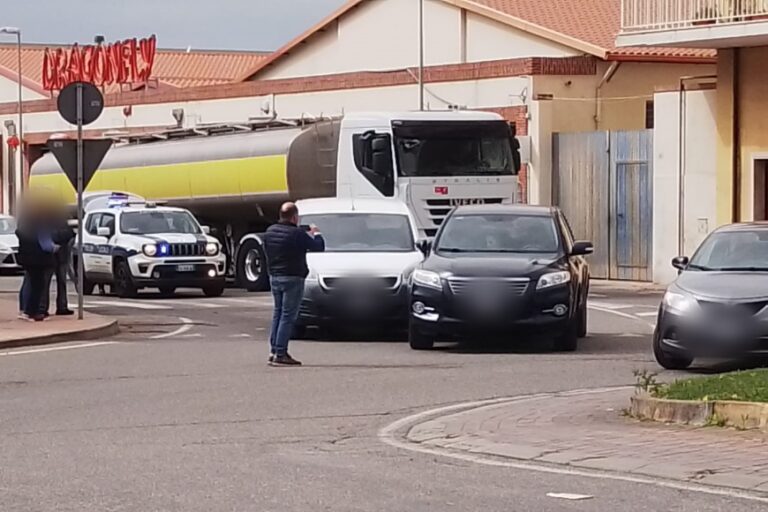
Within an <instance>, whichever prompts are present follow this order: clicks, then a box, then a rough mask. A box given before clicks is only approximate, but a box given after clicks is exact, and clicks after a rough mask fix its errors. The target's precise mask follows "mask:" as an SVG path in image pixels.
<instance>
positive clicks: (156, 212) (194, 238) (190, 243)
mask: <svg viewBox="0 0 768 512" xmlns="http://www.w3.org/2000/svg"><path fill="white" fill-rule="evenodd" d="M99 203H104V201H91V202H90V203H89V204H88V205H87V206H86V212H85V219H84V226H83V265H84V268H85V273H84V282H85V285H84V287H83V291H84V293H85V294H87V295H89V294H91V293H93V288H94V286H95V285H97V284H98V285H103V284H109V285H111V286H112V289H113V291H114V292H115V293H116V294H117V295H118V296H120V297H133V296H135V295H136V293H137V292H138V290H139V289H141V288H158V289H160V291H161V292H162V293H163V294H166V295H171V294H173V293H174V292H175V291H176V288H181V287H184V288H200V289H202V290H203V292H204V293H205V295H206V296H208V297H218V296H220V295H221V294H222V293H223V292H224V287H225V271H226V256H225V255H224V254H223V253H222V252H221V246H220V245H219V242H218V241H217V240H216V239H215V238H213V237H211V236H209V235H208V234H207V232H208V229H207V228H204V227H202V226H200V224H199V223H198V222H197V219H195V217H194V216H193V215H192V214H191V213H190V212H189V211H187V210H184V209H181V208H168V207H159V206H154V205H152V204H150V203H146V202H144V201H143V200H140V199H136V197H135V196H128V195H124V194H112V195H111V196H110V197H109V198H108V200H107V201H106V204H103V205H102V204H99Z"/></svg>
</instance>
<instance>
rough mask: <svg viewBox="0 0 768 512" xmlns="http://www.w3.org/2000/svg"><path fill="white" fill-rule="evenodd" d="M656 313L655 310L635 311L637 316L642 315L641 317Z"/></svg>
mask: <svg viewBox="0 0 768 512" xmlns="http://www.w3.org/2000/svg"><path fill="white" fill-rule="evenodd" d="M656 315H658V312H657V311H644V312H642V313H637V316H642V317H649V316H656Z"/></svg>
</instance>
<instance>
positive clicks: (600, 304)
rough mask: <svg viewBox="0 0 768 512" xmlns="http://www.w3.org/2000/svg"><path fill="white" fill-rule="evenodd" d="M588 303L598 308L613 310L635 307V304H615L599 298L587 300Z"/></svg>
mask: <svg viewBox="0 0 768 512" xmlns="http://www.w3.org/2000/svg"><path fill="white" fill-rule="evenodd" d="M587 304H589V305H591V306H595V307H598V308H603V309H611V310H614V309H629V308H631V307H634V306H632V304H614V303H612V302H602V301H597V300H590V301H588V302H587Z"/></svg>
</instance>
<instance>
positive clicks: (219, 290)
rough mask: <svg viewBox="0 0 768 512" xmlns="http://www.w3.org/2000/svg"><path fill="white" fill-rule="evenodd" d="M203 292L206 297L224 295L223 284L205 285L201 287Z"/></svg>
mask: <svg viewBox="0 0 768 512" xmlns="http://www.w3.org/2000/svg"><path fill="white" fill-rule="evenodd" d="M203 294H205V296H206V297H221V296H222V295H224V285H223V284H214V285H210V286H206V287H205V288H203Z"/></svg>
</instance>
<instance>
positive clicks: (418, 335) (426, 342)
mask: <svg viewBox="0 0 768 512" xmlns="http://www.w3.org/2000/svg"><path fill="white" fill-rule="evenodd" d="M408 344H409V345H410V346H411V348H412V349H413V350H431V349H432V347H434V346H435V338H434V336H428V335H426V334H424V333H422V332H421V331H419V330H418V329H417V328H416V326H414V325H413V324H411V325H409V326H408Z"/></svg>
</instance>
